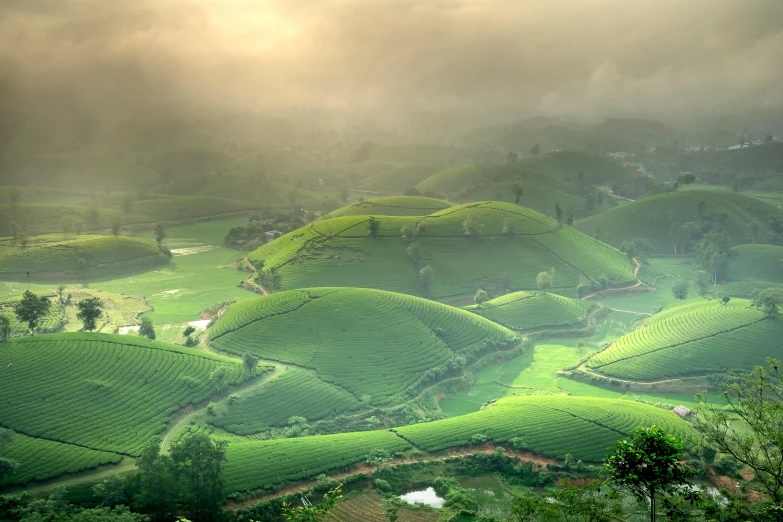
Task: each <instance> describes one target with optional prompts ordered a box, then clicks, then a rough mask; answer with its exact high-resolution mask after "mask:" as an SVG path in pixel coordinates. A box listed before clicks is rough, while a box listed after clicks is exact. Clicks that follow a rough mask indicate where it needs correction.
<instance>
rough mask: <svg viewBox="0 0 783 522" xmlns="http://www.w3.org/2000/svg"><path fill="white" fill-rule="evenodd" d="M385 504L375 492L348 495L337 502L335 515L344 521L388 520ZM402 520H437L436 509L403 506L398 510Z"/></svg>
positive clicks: (425, 521)
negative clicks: (385, 513)
mask: <svg viewBox="0 0 783 522" xmlns="http://www.w3.org/2000/svg"><path fill="white" fill-rule="evenodd" d="M384 511H385V506H384V505H383V504H382V503H381V497H380V496H379V495H378V494H377V493H375V492H372V491H371V492H369V493H360V494H354V495H348V496H346V497H345V498H344V499H342V500H341V501H340V503H339V504H337V507H336V508H335V509H334V511H333V513H334V516H335V517H337V519H338V520H341V521H342V522H386V521H387V520H388V518H386V516H385V515H384ZM397 516H398V517H399V518H398V520H399V521H400V522H436V521H437V520H438V519H439V518H440V516H439V511H438V510H436V509H417V508H409V507H405V506H402V507H400V508H399V511H398V512H397Z"/></svg>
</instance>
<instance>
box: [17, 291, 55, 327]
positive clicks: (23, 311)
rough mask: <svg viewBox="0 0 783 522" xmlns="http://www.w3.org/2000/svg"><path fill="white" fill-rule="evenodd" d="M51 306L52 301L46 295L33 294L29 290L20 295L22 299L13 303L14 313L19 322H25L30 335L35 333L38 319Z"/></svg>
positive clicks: (46, 312) (47, 311)
mask: <svg viewBox="0 0 783 522" xmlns="http://www.w3.org/2000/svg"><path fill="white" fill-rule="evenodd" d="M51 306H52V303H51V301H49V299H47V298H46V296H43V295H40V296H39V295H35V294H34V293H32V292H31V291H30V290H27V291H26V292H25V293H24V295H22V300H21V301H19V302H18V303H16V304H14V314H15V315H16V318H17V319H18V320H19V322H21V323H27V328H28V330H29V331H30V335H32V334H34V333H35V327H36V326H37V325H38V321H40V320H41V318H42V317H44V316H45V315H46V314H48V313H49V308H50V307H51Z"/></svg>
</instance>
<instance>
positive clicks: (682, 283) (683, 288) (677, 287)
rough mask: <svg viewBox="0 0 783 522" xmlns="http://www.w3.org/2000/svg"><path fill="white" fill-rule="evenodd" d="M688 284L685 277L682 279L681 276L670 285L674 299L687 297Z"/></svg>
mask: <svg viewBox="0 0 783 522" xmlns="http://www.w3.org/2000/svg"><path fill="white" fill-rule="evenodd" d="M689 286H690V284H689V283H688V280H687V279H683V278H682V277H681V278H679V279H678V280H676V281H675V282H674V284H673V285H672V295H673V296H674V298H675V299H680V300H682V299H687V298H688V287H689Z"/></svg>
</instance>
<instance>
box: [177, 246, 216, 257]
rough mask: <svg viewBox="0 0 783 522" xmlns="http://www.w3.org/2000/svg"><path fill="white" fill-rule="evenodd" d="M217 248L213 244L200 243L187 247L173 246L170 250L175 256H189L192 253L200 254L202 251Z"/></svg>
mask: <svg viewBox="0 0 783 522" xmlns="http://www.w3.org/2000/svg"><path fill="white" fill-rule="evenodd" d="M215 248H217V247H216V246H215V245H201V246H196V247H187V248H175V249H174V250H172V251H171V253H172V255H174V256H175V257H176V256H190V255H193V254H200V253H202V252H209V251H210V250H214V249H215Z"/></svg>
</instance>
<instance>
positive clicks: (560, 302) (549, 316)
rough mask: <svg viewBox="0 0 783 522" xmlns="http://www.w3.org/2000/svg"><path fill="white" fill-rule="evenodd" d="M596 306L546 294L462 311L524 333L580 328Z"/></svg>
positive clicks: (521, 295) (515, 295) (516, 294)
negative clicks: (542, 329)
mask: <svg viewBox="0 0 783 522" xmlns="http://www.w3.org/2000/svg"><path fill="white" fill-rule="evenodd" d="M595 306H597V305H596V304H595V303H592V302H589V301H577V300H576V299H569V298H567V297H562V296H559V295H556V294H550V293H546V292H514V293H511V294H507V295H504V296H501V297H498V298H495V299H492V300H490V301H487V302H485V303H482V304H481V305H472V306H468V307H466V308H465V309H466V310H470V311H471V312H473V313H475V314H478V315H480V316H482V317H486V318H487V319H489V320H490V321H494V322H496V323H499V324H502V325H503V326H505V327H507V328H511V329H513V330H517V331H520V332H525V331H529V330H534V329H541V328H544V329H554V328H580V327H583V326H585V325H586V323H587V314H588V313H589V311H590V309H591V308H593V307H595Z"/></svg>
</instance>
